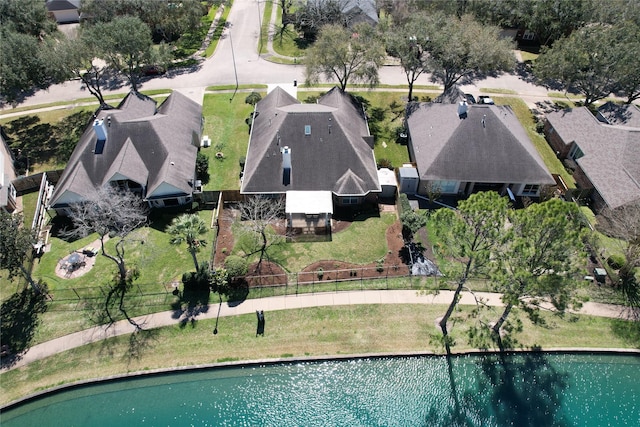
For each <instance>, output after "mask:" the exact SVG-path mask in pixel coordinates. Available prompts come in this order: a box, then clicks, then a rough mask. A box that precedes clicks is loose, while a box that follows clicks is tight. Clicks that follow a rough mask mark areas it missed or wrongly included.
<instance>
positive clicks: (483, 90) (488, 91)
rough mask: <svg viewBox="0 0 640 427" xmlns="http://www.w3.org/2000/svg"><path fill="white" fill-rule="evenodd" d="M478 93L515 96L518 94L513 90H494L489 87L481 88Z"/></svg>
mask: <svg viewBox="0 0 640 427" xmlns="http://www.w3.org/2000/svg"><path fill="white" fill-rule="evenodd" d="M480 92H481V93H503V94H506V95H516V94H517V93H518V92H516V91H515V90H511V89H495V88H490V87H481V88H480Z"/></svg>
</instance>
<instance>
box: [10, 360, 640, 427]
mask: <svg viewBox="0 0 640 427" xmlns="http://www.w3.org/2000/svg"><path fill="white" fill-rule="evenodd" d="M449 360H450V363H448V362H447V359H446V358H445V357H441V356H433V357H429V356H426V357H399V358H370V359H355V360H345V361H329V362H300V363H290V364H276V365H267V366H249V367H242V368H218V369H207V370H198V371H195V372H181V373H172V374H163V375H154V376H148V377H142V378H135V379H128V380H119V381H114V382H109V383H101V384H97V385H91V386H83V387H80V388H74V389H72V390H69V391H64V392H60V393H56V394H53V395H51V396H47V397H44V398H41V399H37V400H35V401H32V402H30V403H27V404H24V405H21V406H19V407H16V408H14V409H11V410H8V411H3V413H2V414H1V418H0V421H1V423H2V426H3V427H11V426H92V427H95V426H191V425H193V426H278V427H286V426H402V427H407V426H454V425H461V426H462V425H464V426H505V425H513V426H536V427H539V426H625V425H628V426H640V357H637V356H632V355H585V354H515V355H503V356H502V357H501V356H498V355H468V356H458V357H452V358H450V359H449Z"/></svg>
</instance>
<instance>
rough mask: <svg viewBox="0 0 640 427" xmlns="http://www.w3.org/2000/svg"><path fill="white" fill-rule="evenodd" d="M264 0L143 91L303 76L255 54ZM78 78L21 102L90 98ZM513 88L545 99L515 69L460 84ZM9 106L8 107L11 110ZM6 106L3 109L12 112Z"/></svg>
mask: <svg viewBox="0 0 640 427" xmlns="http://www.w3.org/2000/svg"><path fill="white" fill-rule="evenodd" d="M265 4H269V3H265V2H264V0H262V1H256V0H235V1H234V2H233V7H232V9H231V12H230V14H229V17H228V19H227V22H228V28H227V29H226V30H225V31H224V33H223V35H222V38H221V39H220V41H219V43H218V47H217V49H216V51H215V53H214V55H213V56H211V57H210V58H208V59H207V60H205V61H203V62H202V63H201V64H200V66H199V68H198V69H197V70H195V71H193V72H189V73H184V72H182V71H172V72H169V73H167V75H165V76H158V77H154V78H151V79H149V80H147V81H145V82H143V83H142V85H141V87H140V88H141V90H149V89H167V88H170V89H175V90H179V91H180V92H182V93H184V94H186V95H188V96H190V97H192V98H195V99H198V98H199V101H200V102H202V94H203V93H204V88H206V87H207V86H216V85H232V84H235V83H236V77H235V76H236V73H235V71H237V76H238V83H239V84H256V83H259V84H266V83H291V82H293V80H297V81H299V82H303V81H304V66H301V65H283V64H276V63H273V62H269V61H267V60H265V59H263V58H261V57H259V55H258V53H257V48H258V37H259V28H260V19H261V18H262V13H263V11H264V7H265ZM234 58H235V71H234ZM379 74H380V82H381V83H383V84H393V85H406V83H407V82H406V77H405V75H404V73H403V72H402V69H401V68H400V67H399V66H385V67H383V68H382V69H381V70H380V72H379ZM416 84H420V85H432V84H433V83H432V82H431V81H430V76H429V75H422V76H420V78H419V79H418V81H417V82H416ZM81 86H82V85H81V83H80V81H77V80H74V81H69V82H66V83H64V84H59V85H54V86H51V87H50V88H49V89H47V90H41V91H38V92H37V93H36V94H35V95H33V96H31V97H29V98H27V99H26V100H25V101H24V102H23V103H22V104H20V105H19V106H21V107H22V106H29V105H38V104H47V103H53V102H59V101H72V100H74V99H79V98H87V97H90V96H91V95H90V94H89V93H88V92H87V91H86V90H83V89H81ZM481 87H483V88H496V89H510V90H513V91H515V92H516V93H517V94H519V95H521V96H522V97H523V99H525V101H527V103H528V104H530V105H532V104H533V103H534V102H535V101H537V100H541V99H544V98H546V95H547V90H546V88H544V87H540V86H535V85H532V84H530V83H527V82H525V81H523V80H522V79H520V78H519V77H518V76H517V75H515V74H503V75H501V76H499V77H489V78H487V79H484V80H481V81H478V82H475V84H471V85H463V86H462V89H463V90H464V91H466V92H471V93H472V94H474V95H478V94H479V93H480V88H481ZM128 90H129V89H128V87H127V86H123V87H120V88H118V89H116V90H112V91H109V90H107V91H105V95H106V94H112V93H126V92H128ZM10 109H11V107H5V108H4V110H9V111H10ZM9 111H5V112H9Z"/></svg>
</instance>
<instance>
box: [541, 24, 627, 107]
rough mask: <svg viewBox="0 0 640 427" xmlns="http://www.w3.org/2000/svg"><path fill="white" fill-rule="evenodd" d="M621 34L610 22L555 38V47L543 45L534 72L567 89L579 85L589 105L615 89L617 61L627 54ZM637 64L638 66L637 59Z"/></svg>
mask: <svg viewBox="0 0 640 427" xmlns="http://www.w3.org/2000/svg"><path fill="white" fill-rule="evenodd" d="M619 36H620V32H619V31H617V30H616V29H615V28H613V27H610V26H605V25H591V26H589V27H585V28H581V29H580V30H578V31H575V32H573V33H572V34H571V35H570V36H569V37H565V38H562V39H560V40H558V41H556V42H555V43H554V45H553V48H544V49H543V50H542V54H541V55H540V56H539V57H538V59H536V62H535V65H534V74H535V75H536V76H537V77H538V78H540V79H543V80H551V81H555V82H558V83H559V84H560V85H562V86H563V87H564V88H565V89H566V90H568V89H570V88H575V89H577V90H578V91H579V92H580V93H582V94H583V95H584V96H585V104H586V105H590V104H592V103H594V102H595V101H597V100H599V99H602V98H605V97H607V96H608V95H609V94H610V93H611V92H612V91H614V90H615V89H616V86H617V81H618V76H617V69H616V67H617V62H618V60H619V59H620V58H621V56H624V55H621V54H623V50H622V49H624V48H623V47H621V46H618V42H619V41H620V40H619ZM635 64H636V67H635V68H636V69H637V61H635ZM632 68H633V67H632Z"/></svg>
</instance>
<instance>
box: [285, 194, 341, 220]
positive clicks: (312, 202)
mask: <svg viewBox="0 0 640 427" xmlns="http://www.w3.org/2000/svg"><path fill="white" fill-rule="evenodd" d="M284 210H285V212H286V213H287V214H292V213H303V214H308V215H318V214H323V213H330V214H333V197H332V196H331V191H287V200H286V204H285V208H284Z"/></svg>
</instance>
